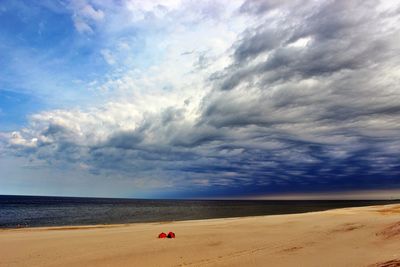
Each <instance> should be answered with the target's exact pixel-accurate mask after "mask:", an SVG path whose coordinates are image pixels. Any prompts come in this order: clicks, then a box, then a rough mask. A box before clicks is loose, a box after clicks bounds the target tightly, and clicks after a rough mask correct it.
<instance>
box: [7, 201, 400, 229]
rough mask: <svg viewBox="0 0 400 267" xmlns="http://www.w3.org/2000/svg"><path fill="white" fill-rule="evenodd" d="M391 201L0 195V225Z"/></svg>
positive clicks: (164, 217) (124, 220)
mask: <svg viewBox="0 0 400 267" xmlns="http://www.w3.org/2000/svg"><path fill="white" fill-rule="evenodd" d="M393 203H400V201H399V200H397V201H382V200H296V201H294V200H293V201H292V200H286V201H284V200H279V201H275V200H254V201H253V200H143V199H112V198H76V197H42V196H1V195H0V228H14V227H37V226H65V225H90V224H118V223H134V222H160V221H178V220H195V219H211V218H226V217H242V216H256V215H274V214H290V213H301V212H310V211H322V210H327V209H334V208H344V207H359V206H368V205H383V204H393Z"/></svg>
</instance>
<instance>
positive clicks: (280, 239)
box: [0, 205, 400, 266]
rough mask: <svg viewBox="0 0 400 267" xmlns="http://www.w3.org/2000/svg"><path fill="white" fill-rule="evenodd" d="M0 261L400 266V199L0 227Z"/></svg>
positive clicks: (17, 263) (26, 263)
mask: <svg viewBox="0 0 400 267" xmlns="http://www.w3.org/2000/svg"><path fill="white" fill-rule="evenodd" d="M162 231H163V232H168V231H173V232H175V234H176V239H158V238H157V236H158V234H159V233H160V232H162ZM0 266H400V205H386V206H373V207H362V208H346V209H336V210H329V211H323V212H313V213H304V214H294V215H275V216H259V217H245V218H227V219H212V220H197V221H182V222H166V223H137V224H129V225H109V226H84V227H50V228H25V229H7V230H0Z"/></svg>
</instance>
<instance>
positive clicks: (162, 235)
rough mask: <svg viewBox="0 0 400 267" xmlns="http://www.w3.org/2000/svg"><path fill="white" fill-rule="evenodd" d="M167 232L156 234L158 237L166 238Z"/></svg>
mask: <svg viewBox="0 0 400 267" xmlns="http://www.w3.org/2000/svg"><path fill="white" fill-rule="evenodd" d="M166 237H167V234H166V233H161V234H159V235H158V238H166Z"/></svg>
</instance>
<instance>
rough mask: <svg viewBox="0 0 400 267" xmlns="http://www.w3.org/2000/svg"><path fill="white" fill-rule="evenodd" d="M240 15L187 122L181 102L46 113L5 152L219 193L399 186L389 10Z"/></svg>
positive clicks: (299, 6)
mask: <svg viewBox="0 0 400 267" xmlns="http://www.w3.org/2000/svg"><path fill="white" fill-rule="evenodd" d="M239 12H241V13H242V15H244V16H255V17H256V18H257V20H258V21H260V23H259V24H258V25H256V26H254V27H251V28H248V29H247V30H246V31H245V32H243V34H242V36H241V38H240V40H238V41H237V42H236V43H235V44H234V45H233V47H232V64H231V65H230V66H228V67H226V68H225V69H224V70H222V71H220V72H218V73H214V74H213V75H212V76H211V77H210V82H211V83H212V85H213V89H212V90H211V92H210V93H209V94H207V95H206V96H205V97H204V99H203V100H202V103H201V106H200V107H198V109H197V111H198V112H197V118H196V119H195V120H193V119H192V117H190V116H189V114H188V113H189V112H188V109H187V103H185V104H184V103H182V105H181V106H171V107H168V108H163V109H162V110H160V111H159V112H153V113H151V112H150V113H146V114H142V115H143V116H142V117H141V119H140V121H138V120H137V119H136V118H132V117H130V115H129V111H130V109H133V110H134V107H132V106H130V105H126V106H122V107H120V108H115V107H114V106H108V107H105V108H102V109H93V110H88V111H53V112H49V113H43V114H37V115H35V116H33V117H32V120H31V125H30V127H28V128H27V129H24V130H21V131H20V132H16V133H13V134H12V135H10V136H9V137H8V148H9V149H11V150H12V151H13V152H14V153H17V154H18V155H21V156H29V157H32V158H35V159H42V160H46V161H48V162H50V163H54V164H56V163H60V162H68V163H71V164H81V165H82V166H84V167H85V168H87V169H88V170H89V171H92V172H95V173H99V174H101V173H113V172H119V173H121V172H122V173H125V174H126V175H127V177H131V178H132V179H135V178H138V177H140V178H142V177H146V179H148V180H152V179H160V178H161V180H162V182H161V184H160V186H161V187H162V186H171V185H174V186H177V187H178V188H179V189H185V188H187V187H188V186H194V185H198V186H199V188H200V187H207V186H211V185H213V186H214V187H213V188H214V189H213V190H216V192H218V194H225V193H226V194H230V193H232V194H236V193H237V194H240V193H246V194H247V193H262V192H268V191H274V190H277V191H279V190H282V191H285V190H286V191H290V190H292V191H293V190H310V189H311V188H314V189H315V190H326V189H341V188H369V187H374V188H376V187H381V186H382V187H384V186H399V185H400V183H399V180H398V178H397V177H399V175H400V161H399V156H400V155H399V151H400V138H399V136H400V88H399V84H400V83H399V82H400V71H399V67H398V66H399V63H400V56H399V55H400V47H399V45H398V44H399V43H400V42H399V41H400V35H399V33H400V31H399V28H400V27H399V26H398V25H400V24H399V23H400V21H399V18H400V7H399V5H398V4H397V5H394V6H391V7H389V8H386V7H385V5H383V4H382V3H381V4H379V3H378V2H377V1H339V0H338V1H317V2H313V1H266V0H263V1H251V0H248V1H247V2H245V3H244V4H243V5H242V7H241V8H240V9H239ZM199 64H200V63H199ZM182 102H183V100H182ZM126 113H128V114H126ZM121 122H123V123H127V124H129V123H132V124H135V127H125V128H124V127H121ZM384 179H386V180H384ZM218 186H221V188H220V189H218V188H219V187H218ZM247 187H248V189H245V188H247ZM241 189H242V190H243V191H241ZM199 190H201V189H199ZM246 190H247V191H246ZM201 194H206V193H201Z"/></svg>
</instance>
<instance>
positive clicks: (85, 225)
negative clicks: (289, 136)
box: [0, 200, 400, 232]
mask: <svg viewBox="0 0 400 267" xmlns="http://www.w3.org/2000/svg"><path fill="white" fill-rule="evenodd" d="M290 201H291V200H290ZM370 201H376V200H370ZM382 202H387V201H385V200H382ZM391 202H392V201H391ZM393 202H394V203H390V204H381V205H377V204H376V203H374V204H371V205H363V206H351V207H343V208H327V209H322V210H317V211H304V212H293V213H279V214H260V215H244V216H233V217H216V218H204V219H186V220H185V219H183V220H169V221H138V222H127V223H123V222H122V223H104V224H102V223H98V224H68V225H38V226H35V225H33V226H24V225H21V226H10V227H1V226H0V232H2V231H8V230H23V229H26V230H28V229H49V230H51V229H56V228H57V229H63V228H71V229H73V228H76V229H78V228H87V229H90V228H106V227H121V226H130V225H136V224H163V223H164V224H168V223H174V222H186V221H189V222H193V221H204V220H223V219H240V218H251V217H270V216H288V215H296V214H309V213H318V212H326V211H331V210H341V209H352V208H368V207H375V206H376V207H381V206H389V205H400V200H393Z"/></svg>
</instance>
